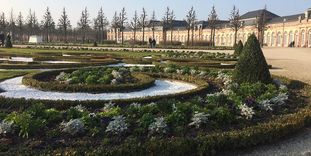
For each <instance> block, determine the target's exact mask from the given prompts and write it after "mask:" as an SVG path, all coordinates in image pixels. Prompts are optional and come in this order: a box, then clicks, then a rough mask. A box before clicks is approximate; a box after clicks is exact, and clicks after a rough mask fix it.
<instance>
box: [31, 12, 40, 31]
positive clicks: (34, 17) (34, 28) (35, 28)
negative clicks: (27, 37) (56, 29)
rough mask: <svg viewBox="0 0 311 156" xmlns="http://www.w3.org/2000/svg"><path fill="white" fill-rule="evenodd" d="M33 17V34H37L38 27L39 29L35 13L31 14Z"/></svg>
mask: <svg viewBox="0 0 311 156" xmlns="http://www.w3.org/2000/svg"><path fill="white" fill-rule="evenodd" d="M32 17H33V22H32V23H33V33H34V34H37V33H39V32H40V27H39V22H38V18H37V16H36V12H35V11H34V12H33V14H32Z"/></svg>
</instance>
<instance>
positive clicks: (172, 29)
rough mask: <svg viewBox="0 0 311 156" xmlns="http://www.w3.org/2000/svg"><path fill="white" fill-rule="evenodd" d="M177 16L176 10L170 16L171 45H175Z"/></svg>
mask: <svg viewBox="0 0 311 156" xmlns="http://www.w3.org/2000/svg"><path fill="white" fill-rule="evenodd" d="M175 18H176V17H175V14H174V10H172V11H171V13H170V16H169V27H170V30H171V44H172V43H173V31H174V23H175V22H174V21H175Z"/></svg>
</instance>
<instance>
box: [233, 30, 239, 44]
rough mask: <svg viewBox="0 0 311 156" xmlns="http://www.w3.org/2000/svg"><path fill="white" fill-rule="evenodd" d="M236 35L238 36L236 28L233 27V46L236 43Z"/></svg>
mask: <svg viewBox="0 0 311 156" xmlns="http://www.w3.org/2000/svg"><path fill="white" fill-rule="evenodd" d="M237 36H238V30H237V29H235V31H234V42H233V46H235V45H236V40H237Z"/></svg>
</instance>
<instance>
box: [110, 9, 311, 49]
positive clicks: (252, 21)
mask: <svg viewBox="0 0 311 156" xmlns="http://www.w3.org/2000/svg"><path fill="white" fill-rule="evenodd" d="M263 11H264V14H265V18H266V21H267V28H266V30H265V32H264V45H265V46H269V47H288V46H289V45H290V44H291V43H295V44H294V46H295V47H311V8H310V9H308V10H306V11H305V13H301V14H296V15H289V16H283V17H280V16H278V15H277V14H274V13H272V12H270V11H268V10H264V9H262V10H255V11H250V12H247V13H245V14H243V15H242V16H241V22H242V23H243V26H244V27H243V28H241V29H240V30H239V31H238V34H237V41H239V40H241V41H242V42H246V40H247V38H248V36H250V35H251V34H252V33H254V34H256V35H258V32H257V28H256V21H257V18H258V17H259V16H260V14H261V13H263ZM152 22H154V25H155V34H154V38H155V39H156V41H157V43H160V41H162V39H163V31H162V30H163V27H162V25H161V22H160V21H149V23H152ZM218 23H219V24H218V29H216V35H215V44H216V46H232V45H233V42H234V31H233V30H232V28H231V27H230V21H228V20H220V21H219V22H218ZM150 25H151V24H150ZM173 25H174V32H173V37H172V39H173V41H180V42H183V43H185V42H187V30H186V25H187V23H186V22H185V21H183V20H175V21H174V24H173ZM210 34H211V30H210V29H209V24H208V21H198V22H197V24H196V27H195V31H194V34H193V36H194V40H195V41H209V40H210ZM166 35H167V36H166V39H167V41H168V42H169V41H170V40H171V36H170V35H171V33H170V30H169V31H168V32H167V34H166ZM152 36H153V33H152V30H151V27H149V28H146V29H145V41H147V40H148V38H152ZM116 38H117V40H118V41H119V40H120V39H121V33H120V32H119V30H117V32H116V33H115V32H114V30H113V29H109V30H108V33H107V39H108V40H115V39H116ZM132 38H133V32H132V31H131V30H130V29H125V32H124V40H130V39H132ZM136 39H137V40H142V30H137V32H136ZM190 40H191V39H190Z"/></svg>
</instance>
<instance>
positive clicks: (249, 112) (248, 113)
mask: <svg viewBox="0 0 311 156" xmlns="http://www.w3.org/2000/svg"><path fill="white" fill-rule="evenodd" d="M239 109H240V111H241V116H243V117H244V118H245V119H247V120H251V119H252V118H253V116H254V115H255V111H254V110H253V108H252V107H248V106H247V105H246V104H241V105H239Z"/></svg>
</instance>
